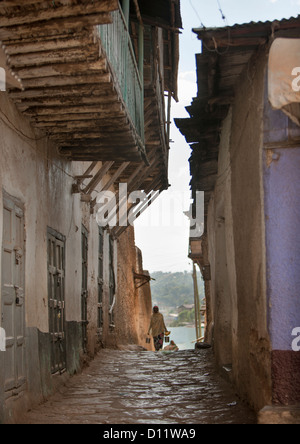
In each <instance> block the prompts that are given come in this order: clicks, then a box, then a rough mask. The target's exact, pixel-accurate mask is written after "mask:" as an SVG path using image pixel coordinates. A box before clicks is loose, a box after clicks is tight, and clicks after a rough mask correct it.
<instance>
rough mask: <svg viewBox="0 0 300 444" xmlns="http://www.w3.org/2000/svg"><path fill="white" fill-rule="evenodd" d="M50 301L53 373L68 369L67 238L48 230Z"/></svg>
mask: <svg viewBox="0 0 300 444" xmlns="http://www.w3.org/2000/svg"><path fill="white" fill-rule="evenodd" d="M48 300H49V333H50V348H51V373H53V374H54V373H57V372H60V373H61V372H63V371H64V370H65V368H66V340H65V238H64V236H62V235H61V234H59V233H56V232H55V231H54V230H52V229H51V228H49V229H48Z"/></svg>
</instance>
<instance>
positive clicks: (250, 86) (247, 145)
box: [230, 49, 271, 409]
mask: <svg viewBox="0 0 300 444" xmlns="http://www.w3.org/2000/svg"><path fill="white" fill-rule="evenodd" d="M266 63H267V53H266V51H265V50H264V49H262V50H261V51H260V52H259V53H258V54H257V55H256V56H255V58H254V60H251V61H250V63H249V66H248V67H247V68H246V71H245V72H244V75H243V76H242V78H241V80H240V83H239V84H238V85H237V88H236V91H237V93H236V101H235V104H234V107H233V125H232V135H231V149H230V151H231V153H230V155H231V172H232V185H231V193H232V216H233V233H234V250H235V264H236V267H235V268H236V288H237V311H238V331H237V338H238V340H237V353H236V357H237V359H238V361H237V362H236V363H235V366H236V371H235V372H234V374H235V378H236V381H237V384H238V387H239V389H240V391H241V393H245V395H246V396H247V397H248V399H250V401H251V402H252V404H253V405H254V406H255V407H256V408H257V409H259V408H261V407H263V406H264V405H266V404H268V403H269V402H270V398H271V373H270V368H271V366H270V343H269V335H268V330H267V298H266V257H265V224H264V200H263V166H262V160H263V136H262V134H263V106H264V79H265V70H266Z"/></svg>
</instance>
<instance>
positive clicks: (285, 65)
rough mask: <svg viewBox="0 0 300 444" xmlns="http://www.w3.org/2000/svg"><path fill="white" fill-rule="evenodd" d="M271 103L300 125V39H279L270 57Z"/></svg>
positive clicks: (273, 46) (273, 45) (271, 50)
mask: <svg viewBox="0 0 300 444" xmlns="http://www.w3.org/2000/svg"><path fill="white" fill-rule="evenodd" d="M268 79H269V82H268V83H269V101H270V103H271V105H272V107H273V108H275V109H280V110H282V111H283V112H284V113H285V114H287V115H288V116H289V117H290V119H291V120H292V121H293V122H295V123H296V124H297V125H300V39H296V38H294V39H290V38H278V39H276V40H275V41H274V42H273V44H272V46H271V49H270V55H269V69H268Z"/></svg>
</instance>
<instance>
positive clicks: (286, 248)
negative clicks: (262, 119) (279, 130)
mask: <svg viewBox="0 0 300 444" xmlns="http://www.w3.org/2000/svg"><path fill="white" fill-rule="evenodd" d="M264 156H265V159H264V160H265V161H264V186H265V221H266V255H267V288H268V290H267V291H268V303H269V319H268V322H269V332H270V337H271V343H272V349H273V350H292V341H293V339H294V337H293V336H292V331H293V329H294V328H295V327H300V145H299V148H283V149H274V150H272V151H266V152H265V153H264Z"/></svg>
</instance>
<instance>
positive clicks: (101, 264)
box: [98, 227, 104, 335]
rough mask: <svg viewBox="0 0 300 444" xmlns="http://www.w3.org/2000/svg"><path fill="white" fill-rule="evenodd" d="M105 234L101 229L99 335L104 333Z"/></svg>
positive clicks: (99, 251) (99, 253) (99, 252)
mask: <svg viewBox="0 0 300 444" xmlns="http://www.w3.org/2000/svg"><path fill="white" fill-rule="evenodd" d="M103 255H104V232H103V228H101V227H99V249H98V334H99V335H102V332H103V284H104V281H103V271H104V267H103V265H104V260H103V259H104V256H103Z"/></svg>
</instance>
